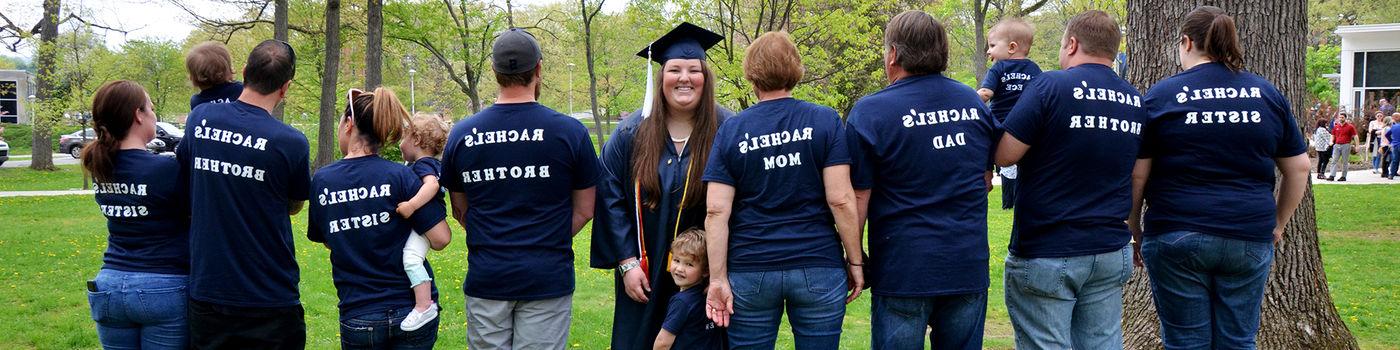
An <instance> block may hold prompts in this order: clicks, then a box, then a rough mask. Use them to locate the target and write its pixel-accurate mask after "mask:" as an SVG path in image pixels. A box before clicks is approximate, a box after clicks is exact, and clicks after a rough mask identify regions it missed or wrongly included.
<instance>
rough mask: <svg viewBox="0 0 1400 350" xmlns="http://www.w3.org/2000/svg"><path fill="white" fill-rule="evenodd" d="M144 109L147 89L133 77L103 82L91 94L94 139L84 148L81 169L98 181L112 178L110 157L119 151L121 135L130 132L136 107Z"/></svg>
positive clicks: (112, 166)
mask: <svg viewBox="0 0 1400 350" xmlns="http://www.w3.org/2000/svg"><path fill="white" fill-rule="evenodd" d="M145 109H146V89H145V88H143V87H141V84H137V83H136V82H134V81H129V80H116V81H109V82H107V83H106V84H102V87H100V88H97V93H95V94H93V96H92V125H93V127H92V128H93V130H94V131H96V133H97V141H93V142H92V143H91V144H88V145H87V147H84V148H83V154H82V156H83V157H82V162H83V169H87V171H88V173H90V174H92V178H93V179H95V180H97V181H98V182H106V181H107V180H111V179H112V172H113V171H115V170H116V169H114V165H113V162H112V158H114V157H115V156H116V154H117V152H118V151H121V142H122V139H125V138H126V135H127V134H128V133H130V132H131V123H132V122H133V121H135V120H136V110H145Z"/></svg>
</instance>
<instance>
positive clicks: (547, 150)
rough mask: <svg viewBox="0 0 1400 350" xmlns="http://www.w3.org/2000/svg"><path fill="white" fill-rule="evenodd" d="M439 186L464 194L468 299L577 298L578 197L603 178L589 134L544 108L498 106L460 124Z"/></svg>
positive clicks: (446, 154)
mask: <svg viewBox="0 0 1400 350" xmlns="http://www.w3.org/2000/svg"><path fill="white" fill-rule="evenodd" d="M442 172H443V174H446V175H444V177H443V178H442V185H443V187H446V188H447V190H448V191H452V192H463V193H465V194H466V196H467V213H466V231H467V265H468V268H467V278H466V280H465V281H463V283H462V289H463V290H464V291H465V292H466V294H467V295H468V296H471V297H475V298H485V299H495V300H540V299H549V298H557V297H562V296H565V295H569V294H570V293H573V291H574V250H573V244H572V238H573V234H574V232H572V231H570V230H571V226H572V224H573V200H572V194H573V191H575V190H583V189H587V188H590V187H593V186H594V185H595V184H596V183H597V182H598V179H599V177H600V175H601V172H600V171H599V169H598V156H597V153H595V152H594V151H593V143H592V141H591V140H590V139H589V137H588V129H587V128H585V127H584V126H583V123H580V122H579V121H578V120H576V119H574V118H569V117H568V116H566V115H563V114H560V113H559V112H555V111H554V110H551V109H549V108H548V107H545V106H544V105H541V104H539V103H535V102H530V103H513V104H503V103H497V104H495V105H492V106H491V107H488V108H486V109H484V110H481V112H479V113H477V114H476V115H473V116H471V117H469V118H467V119H464V120H462V121H460V122H457V125H456V126H454V127H453V128H452V133H451V134H450V135H449V136H448V138H447V148H446V151H445V152H444V153H443V166H442Z"/></svg>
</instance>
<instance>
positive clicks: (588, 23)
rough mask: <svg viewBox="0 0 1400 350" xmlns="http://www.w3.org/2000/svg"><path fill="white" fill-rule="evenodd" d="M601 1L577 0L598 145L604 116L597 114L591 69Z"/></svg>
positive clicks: (600, 140) (601, 142)
mask: <svg viewBox="0 0 1400 350" xmlns="http://www.w3.org/2000/svg"><path fill="white" fill-rule="evenodd" d="M603 1H606V0H598V4H597V7H590V6H588V0H579V1H578V6H579V11H581V13H582V14H583V52H584V58H585V59H587V60H588V100H589V104H590V106H591V108H592V113H593V129H594V130H595V131H596V132H597V138H598V145H600V146H601V145H603V120H602V118H605V117H606V116H604V115H602V114H598V74H597V72H596V71H595V70H594V69H593V19H594V18H597V17H598V11H599V10H602V9H603ZM569 88H570V89H572V88H573V87H572V86H570V87H569ZM570 112H572V111H570Z"/></svg>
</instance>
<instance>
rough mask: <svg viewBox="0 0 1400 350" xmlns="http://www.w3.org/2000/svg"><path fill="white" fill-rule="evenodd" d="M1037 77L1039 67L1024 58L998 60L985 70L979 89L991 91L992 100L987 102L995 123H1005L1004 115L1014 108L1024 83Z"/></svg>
mask: <svg viewBox="0 0 1400 350" xmlns="http://www.w3.org/2000/svg"><path fill="white" fill-rule="evenodd" d="M1037 75H1040V65H1037V64H1035V61H1031V60H1029V59H1025V58H1021V59H1008V60H1000V61H997V63H995V64H992V68H990V69H987V75H986V76H984V77H982V85H981V86H980V87H981V88H985V89H988V90H992V99H990V100H987V102H988V103H990V104H991V106H992V115H994V116H996V119H997V122H1004V121H1006V114H1008V113H1011V107H1015V106H1016V100H1018V99H1020V98H1021V91H1023V90H1025V87H1026V83H1029V82H1030V81H1031V79H1034V78H1035V76H1037Z"/></svg>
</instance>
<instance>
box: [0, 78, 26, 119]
mask: <svg viewBox="0 0 1400 350" xmlns="http://www.w3.org/2000/svg"><path fill="white" fill-rule="evenodd" d="M32 86H34V76H32V75H29V73H28V72H25V71H22V70H0V123H10V124H29V117H30V115H29V113H28V111H27V108H25V107H26V106H25V104H26V102H27V101H28V99H29V95H33V94H34V92H33V90H31V87H32Z"/></svg>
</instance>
